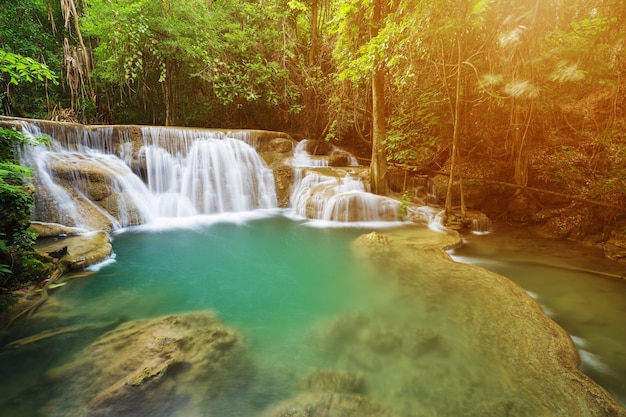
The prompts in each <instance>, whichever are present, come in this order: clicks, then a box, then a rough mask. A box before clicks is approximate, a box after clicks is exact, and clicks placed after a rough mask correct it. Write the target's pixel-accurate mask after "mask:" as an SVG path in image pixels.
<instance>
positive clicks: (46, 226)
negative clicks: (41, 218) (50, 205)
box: [29, 221, 87, 238]
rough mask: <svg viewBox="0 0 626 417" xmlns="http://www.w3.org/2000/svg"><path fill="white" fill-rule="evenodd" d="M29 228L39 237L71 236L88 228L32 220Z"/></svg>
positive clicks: (84, 231)
mask: <svg viewBox="0 0 626 417" xmlns="http://www.w3.org/2000/svg"><path fill="white" fill-rule="evenodd" d="M29 230H30V231H32V232H34V233H36V234H37V236H38V237H39V238H46V237H57V236H68V235H69V236H71V235H78V234H81V233H86V232H87V229H84V228H81V227H71V226H65V225H62V224H58V223H44V222H36V221H33V222H30V227H29Z"/></svg>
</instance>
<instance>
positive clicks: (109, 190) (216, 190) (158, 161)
mask: <svg viewBox="0 0 626 417" xmlns="http://www.w3.org/2000/svg"><path fill="white" fill-rule="evenodd" d="M22 129H23V132H24V133H26V134H27V135H30V136H42V135H43V136H48V137H50V143H49V144H47V145H42V146H37V147H28V148H27V149H25V151H24V152H23V154H22V156H21V157H22V159H23V161H24V162H25V163H26V164H28V165H30V166H32V167H34V168H35V172H36V176H37V182H38V188H39V190H38V199H37V201H36V202H35V207H36V210H35V214H34V217H35V220H39V219H38V218H37V217H41V219H42V220H44V221H55V222H59V223H63V224H67V225H76V226H83V225H85V224H87V222H88V221H89V219H90V216H93V212H94V211H95V212H97V213H100V215H101V216H102V217H103V218H105V219H107V220H108V221H109V222H110V224H111V225H112V227H113V228H120V227H126V226H130V225H135V224H143V223H151V222H155V221H157V220H158V219H163V218H172V217H186V216H196V215H200V214H214V213H222V212H240V211H246V210H253V209H268V208H274V207H276V206H277V201H276V193H275V190H274V178H273V174H272V171H271V170H270V169H269V168H268V167H267V166H266V165H265V163H264V162H263V160H262V159H261V158H260V156H259V155H258V154H257V152H256V151H255V149H254V148H253V147H252V146H250V144H249V143H252V139H251V137H250V134H249V133H237V134H232V135H228V134H226V133H224V132H214V131H208V130H192V129H171V128H156V127H149V128H148V127H146V128H142V129H141V135H142V138H143V144H142V145H141V144H139V145H138V142H133V138H132V134H131V133H129V132H126V133H125V132H124V131H122V133H121V135H122V136H123V137H122V138H121V140H120V141H119V143H114V141H113V128H112V127H98V128H95V129H85V128H83V127H82V126H63V127H62V128H61V127H58V126H50V125H46V129H47V131H46V132H42V130H41V129H40V127H39V126H38V125H37V124H35V123H23V124H22ZM231 136H238V139H235V138H233V137H231ZM139 146H140V147H139ZM137 147H139V149H138V150H136V151H135V148H137ZM133 166H134V167H135V168H136V170H135V171H133V170H132V169H131V167H133ZM137 166H140V167H141V168H140V169H139V170H137ZM137 171H142V173H145V178H144V179H143V180H142V178H140V177H139V176H138V172H137ZM68 184H69V185H68ZM68 188H69V190H68Z"/></svg>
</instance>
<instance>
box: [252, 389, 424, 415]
mask: <svg viewBox="0 0 626 417" xmlns="http://www.w3.org/2000/svg"><path fill="white" fill-rule="evenodd" d="M413 415H415V416H419V415H420V414H413ZM393 416H394V414H393V413H392V412H391V411H389V410H387V409H385V408H384V407H382V406H381V405H380V404H377V403H376V402H374V401H372V400H371V399H369V398H366V397H363V396H360V395H350V394H335V393H326V394H302V395H299V396H297V397H295V398H293V399H291V400H288V401H285V402H284V403H282V404H279V405H278V406H276V407H274V408H272V409H270V410H268V411H266V412H264V413H263V414H261V417H393Z"/></svg>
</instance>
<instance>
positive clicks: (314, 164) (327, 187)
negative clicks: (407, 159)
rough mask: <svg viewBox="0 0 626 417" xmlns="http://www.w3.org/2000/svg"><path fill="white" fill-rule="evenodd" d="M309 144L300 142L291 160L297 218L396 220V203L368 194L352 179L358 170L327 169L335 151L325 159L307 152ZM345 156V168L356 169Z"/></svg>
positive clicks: (358, 179)
mask: <svg viewBox="0 0 626 417" xmlns="http://www.w3.org/2000/svg"><path fill="white" fill-rule="evenodd" d="M309 144H310V143H309V142H308V141H307V140H303V141H301V142H300V143H299V144H298V146H297V147H296V149H295V153H294V157H293V164H294V169H295V179H296V180H295V183H294V187H293V192H292V194H291V206H292V207H293V209H294V211H295V213H296V214H297V215H299V216H304V217H309V218H314V219H321V220H329V221H341V222H350V221H379V220H383V221H389V220H398V209H399V205H400V203H399V202H398V201H397V200H393V199H390V198H385V197H381V196H377V195H374V194H371V193H369V192H368V191H367V190H366V187H365V185H364V184H363V181H361V179H360V178H359V177H358V176H356V175H355V174H356V169H357V168H348V169H343V170H342V169H339V168H335V169H334V170H330V169H328V168H326V167H328V166H329V159H330V158H329V157H332V154H333V153H334V152H336V151H337V150H336V148H334V147H329V149H328V151H327V152H326V154H327V155H326V157H324V156H320V155H319V154H318V155H311V154H310V153H309V152H307V148H309ZM342 152H343V153H344V154H347V153H345V151H342ZM347 155H349V156H348V157H347V158H345V161H347V162H348V164H347V167H357V166H358V163H357V160H356V158H355V157H354V156H352V155H350V154H347ZM342 173H343V175H342Z"/></svg>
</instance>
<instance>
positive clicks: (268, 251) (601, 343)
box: [0, 210, 626, 417]
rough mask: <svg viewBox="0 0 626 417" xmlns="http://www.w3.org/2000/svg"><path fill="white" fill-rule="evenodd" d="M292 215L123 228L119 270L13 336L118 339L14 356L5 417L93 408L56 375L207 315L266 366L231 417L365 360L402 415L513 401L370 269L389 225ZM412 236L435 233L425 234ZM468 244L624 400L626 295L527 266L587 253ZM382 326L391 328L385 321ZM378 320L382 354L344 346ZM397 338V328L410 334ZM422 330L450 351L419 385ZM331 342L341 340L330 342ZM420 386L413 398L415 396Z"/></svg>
mask: <svg viewBox="0 0 626 417" xmlns="http://www.w3.org/2000/svg"><path fill="white" fill-rule="evenodd" d="M285 214H288V212H285V211H281V210H269V211H267V210H261V211H255V212H246V213H240V214H224V215H214V216H202V217H194V218H189V219H186V220H185V221H172V222H170V223H160V224H153V225H146V226H139V227H133V228H129V229H124V230H122V231H120V232H117V233H116V234H115V235H114V249H115V253H116V256H115V259H114V261H111V262H109V263H107V264H105V265H103V266H101V267H100V268H99V269H98V270H97V271H95V272H94V273H93V274H92V275H89V276H87V277H83V278H79V279H75V280H71V281H70V282H69V283H68V284H67V285H66V286H65V287H62V288H60V289H58V290H56V293H55V294H54V297H53V299H52V300H50V303H49V304H48V305H46V306H45V307H44V308H42V309H41V310H40V311H39V312H38V313H37V314H36V315H35V316H34V317H33V318H32V319H31V321H30V322H28V323H27V325H26V326H24V327H21V328H19V329H16V330H15V333H13V334H12V335H11V339H18V338H20V337H25V336H28V335H31V334H36V333H37V332H39V331H43V330H47V329H51V328H59V327H66V326H72V325H77V324H80V325H85V324H89V323H94V324H95V323H105V325H104V327H103V328H97V326H94V327H93V328H90V329H87V330H84V331H79V332H74V333H68V334H63V335H60V336H55V337H51V338H48V339H45V340H42V341H39V342H35V343H32V344H28V345H25V346H22V347H20V348H16V349H13V348H5V349H2V350H1V351H0V363H1V364H2V366H1V367H0V409H2V410H3V416H9V417H25V416H35V415H38V414H37V413H40V415H45V416H64V415H67V414H64V413H65V411H64V410H66V408H65V407H67V404H68V401H69V403H72V402H73V401H75V402H80V401H85V398H82V397H81V388H80V387H76V386H72V385H71V384H69V385H68V382H67V381H66V382H59V381H55V380H53V379H50V378H49V372H50V370H53V369H55V368H58V367H59V366H62V365H63V364H64V363H67V362H68V361H70V360H72V359H73V358H76V356H80V355H81V350H82V349H84V348H85V347H86V346H87V345H89V344H90V343H91V342H93V341H94V340H95V339H96V338H97V337H98V336H99V335H101V334H102V333H103V332H104V331H106V330H110V328H111V327H114V326H115V325H116V324H113V325H109V326H108V327H107V323H119V321H126V320H135V319H141V318H145V317H156V316H161V315H164V314H171V313H185V312H192V311H198V310H206V309H210V310H213V311H215V312H216V313H217V314H218V315H219V317H220V318H221V319H222V321H223V322H224V323H225V324H226V325H227V326H229V327H232V328H235V329H237V330H238V331H241V332H242V334H243V335H244V338H245V343H246V347H247V349H249V352H250V355H251V357H252V363H254V367H255V377H254V378H253V383H252V385H244V386H245V388H241V389H239V390H237V391H235V393H232V392H231V393H229V395H227V396H225V397H223V398H222V399H221V401H222V402H221V403H220V405H219V408H218V414H216V415H219V416H224V417H229V416H257V415H259V413H261V412H262V411H263V410H265V409H266V408H267V407H270V406H271V405H272V404H274V403H276V402H280V401H281V400H284V399H285V398H288V397H289V396H290V395H293V394H294V392H296V391H297V387H298V385H299V382H298V381H299V380H301V379H302V378H303V376H305V375H306V374H307V373H308V372H310V371H311V370H314V369H326V368H327V367H329V366H332V367H337V366H339V367H340V368H341V367H342V366H343V365H345V366H347V365H348V364H351V366H354V364H355V362H354V361H355V360H356V363H358V364H359V365H358V366H359V367H360V369H361V371H360V372H361V374H362V375H364V376H365V378H369V380H370V381H372V382H371V384H370V385H371V386H370V388H371V395H372V396H373V397H374V398H375V399H376V400H377V401H379V402H381V403H382V404H385V405H386V406H389V407H390V408H391V409H394V410H395V411H396V412H397V413H398V415H400V416H411V415H413V414H411V411H410V410H412V409H415V408H416V407H419V408H420V409H424V410H430V411H429V412H431V413H435V414H433V415H462V413H463V412H464V410H470V409H471V410H474V411H473V412H474V413H476V410H483V411H480V412H484V410H492V409H495V408H496V405H495V404H497V401H498V399H499V398H502V397H503V396H505V395H510V393H507V392H506V391H501V390H502V389H503V385H502V382H501V381H505V380H506V379H507V378H508V377H507V376H506V375H500V373H499V371H498V370H497V369H496V368H493V364H492V363H491V361H490V358H483V357H480V355H477V353H476V352H475V351H473V350H472V349H471V347H468V346H465V344H464V342H463V340H464V338H465V337H467V336H466V335H464V333H463V332H464V330H463V328H459V327H458V325H456V324H454V323H452V322H451V321H450V320H448V319H446V317H445V315H442V311H441V310H437V309H433V308H432V307H427V304H424V305H422V304H420V303H416V302H408V303H405V302H401V301H400V302H399V301H398V298H397V297H395V296H394V294H395V290H394V289H392V288H391V287H390V286H389V285H388V284H387V283H386V282H385V277H384V276H378V277H376V276H375V275H374V274H373V273H372V271H369V270H368V269H366V268H365V267H364V265H362V264H360V263H359V262H357V261H356V260H355V258H354V257H353V255H352V252H351V248H350V245H351V243H352V241H353V240H354V239H355V238H356V237H357V236H358V235H361V234H363V233H366V232H369V231H371V230H374V229H379V228H380V227H381V224H369V225H368V224H359V225H353V226H350V227H346V226H343V227H338V226H337V224H336V223H328V222H323V223H320V222H312V221H308V220H302V219H294V218H291V217H289V216H286V215H285ZM411 230H412V232H411V233H418V234H419V233H426V232H428V233H432V232H431V231H427V230H426V229H425V228H420V227H413V228H412V229H411ZM383 233H384V230H383ZM466 242H467V243H466V245H464V246H463V247H461V248H458V249H456V250H455V251H454V256H455V257H458V259H459V260H461V261H463V262H472V263H479V264H483V265H484V266H485V267H487V268H492V269H494V270H497V271H498V272H501V273H502V274H505V275H507V276H510V277H511V278H512V279H515V280H517V281H518V282H519V283H520V284H521V285H523V286H524V287H525V288H526V289H527V290H528V291H529V292H531V293H532V294H533V296H534V297H536V298H537V299H538V300H539V301H540V302H541V303H542V305H544V306H545V308H546V311H547V312H548V314H550V315H551V316H553V317H554V319H555V320H556V321H557V322H559V323H560V324H561V325H563V326H564V327H565V328H566V329H567V330H569V331H570V332H572V334H573V335H574V336H575V340H577V344H578V346H579V347H580V348H581V349H582V350H581V351H582V353H583V354H582V356H583V359H584V362H583V370H584V371H585V372H587V373H588V374H589V375H591V376H592V377H593V378H595V379H596V380H597V381H598V382H600V383H602V384H603V385H604V386H605V387H606V388H607V389H609V390H610V391H611V392H612V393H613V395H614V396H616V397H617V398H618V399H620V400H622V402H623V400H624V394H625V393H626V389H625V388H624V380H625V379H626V373H625V371H624V365H623V364H624V363H625V361H624V358H623V355H624V351H623V348H622V347H623V346H624V344H623V343H624V336H623V333H622V332H621V326H622V325H623V323H624V315H625V314H626V313H625V310H624V306H625V305H626V286H625V285H624V283H623V282H619V281H615V280H606V279H604V278H601V277H597V276H593V277H592V276H589V275H588V274H587V275H585V276H581V275H580V274H579V273H577V272H572V271H565V270H559V269H554V268H544V267H535V266H532V265H530V266H528V265H523V266H520V265H521V260H524V259H526V260H527V259H529V258H530V259H534V260H535V261H537V260H538V259H537V258H536V257H535V255H536V253H535V251H536V250H537V249H538V250H539V251H540V252H541V253H542V258H541V259H540V261H545V262H558V261H559V260H561V261H562V260H563V259H564V258H563V257H572V256H573V257H576V259H577V260H578V259H579V257H578V255H577V254H575V253H574V252H567V253H565V252H564V251H565V250H566V249H567V248H571V245H562V246H553V245H549V246H548V245H547V244H546V243H545V242H544V241H541V240H532V239H527V240H525V241H521V240H511V239H510V237H509V236H507V235H498V233H495V234H493V235H487V236H469V237H468V238H467V241H466ZM507 242H508V243H507ZM531 242H534V244H535V245H542V246H540V247H538V246H532V245H531ZM507 245H508V246H507ZM521 248H526V251H523V250H520V249H521ZM503 249H504V250H503ZM509 255H511V256H515V258H514V259H512V258H511V257H510V256H509ZM555 260H556V261H555ZM596 261H597V258H596ZM595 266H596V267H598V265H597V263H596V265H595ZM426 271H427V269H426ZM583 275H584V274H583ZM426 300H427V299H424V300H423V302H426ZM433 301H434V302H435V303H437V301H436V300H433ZM379 319H390V320H391V321H389V322H385V321H382V322H381V323H383V324H377V323H378V322H377V320H379ZM363 323H367V326H371V328H368V330H367V333H364V334H368V335H369V336H367V337H366V339H368V338H371V337H372V335H376V337H375V339H368V340H370V342H368V343H374V341H375V344H374V345H370V346H369V347H368V349H372V348H375V349H374V353H372V351H370V350H367V351H364V350H362V347H359V346H358V345H354V344H350V343H353V342H354V340H352V341H350V343H348V344H346V345H345V346H344V345H342V343H344V342H345V340H344V339H346V338H349V337H350V335H351V334H352V333H351V332H352V330H350V329H351V328H352V327H351V326H353V325H362V324H363ZM389 323H393V325H389ZM346 326H348V327H346ZM381 326H382V327H381ZM394 326H398V331H397V332H396V333H394V330H393V327H394ZM407 326H409V327H410V326H423V328H424V329H429V331H433V332H435V334H436V335H438V337H441V338H443V339H445V340H446V341H447V343H446V346H442V347H437V346H438V345H437V344H435V347H430V348H428V349H429V351H430V349H434V350H433V351H432V352H430V353H428V354H426V353H424V355H425V356H424V357H423V359H421V360H423V361H424V362H423V364H422V365H421V367H420V372H422V373H421V374H419V375H420V381H421V382H419V383H418V382H417V380H415V379H412V378H415V375H413V376H412V375H411V373H410V372H415V371H411V370H409V368H407V367H406V365H407V364H406V363H405V362H404V360H405V359H402V358H401V357H395V355H388V354H386V353H385V351H386V350H387V349H392V350H393V345H394V344H395V343H397V342H398V341H397V340H396V342H394V340H395V339H394V338H395V337H397V335H398V334H403V332H404V331H405V330H402V329H404V328H405V327H407ZM345 331H347V332H348V333H346V334H343V333H341V332H345ZM337 333H339V336H337ZM329 334H331V335H334V336H336V337H338V339H337V340H340V341H342V342H341V343H339V342H337V340H334V341H333V340H331V342H332V343H331V345H332V346H334V347H333V348H331V349H330V350H329V348H328V341H329ZM359 337H361V336H359ZM320 338H322V339H324V338H325V340H326V343H325V344H322V345H320V344H318V343H317V342H318V341H319V339H320ZM11 339H9V340H8V341H10V340H11ZM338 343H339V344H338ZM346 343H347V342H346ZM390 343H391V345H389V344H390ZM324 346H325V347H324ZM452 346H454V347H453V348H452ZM368 352H369V353H368ZM411 360H414V359H411ZM341 364H343V365H341ZM405 372H406V375H403V373H405ZM411 380H413V381H414V382H412V384H413V386H412V390H411V389H409V387H408V386H407V385H406V383H407V381H411ZM201 385H202V384H200V386H201ZM469 387H471V390H470V391H468V389H470V388H469ZM416 392H419V393H420V394H419V395H417V396H416V394H415V393H416ZM468 392H469V393H471V395H470V396H469V397H468V395H469V394H468ZM390 393H393V396H390ZM422 397H423V398H422ZM58 398H63V401H64V403H63V404H65V405H64V407H63V408H59V406H58V405H57V406H55V404H56V402H55V401H56V400H58ZM386 398H389V400H388V401H390V402H387V403H386V402H385V401H386ZM451 398H455V399H456V401H450V399H451ZM470 399H471V400H470ZM468 401H471V402H468ZM519 401H522V404H524V403H525V401H526V400H524V399H523V397H520V399H519ZM517 407H518V408H519V407H520V406H517ZM529 407H530V405H529ZM532 410H533V409H532V408H529V409H528V410H526V411H524V410H523V409H522V411H521V414H517V415H530V414H527V413H528V412H530V413H532ZM524 413H526V414H524ZM160 415H162V416H163V417H169V416H175V415H178V414H175V413H174V414H160ZM496 415H497V414H496ZM188 417H195V415H190V416H188Z"/></svg>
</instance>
